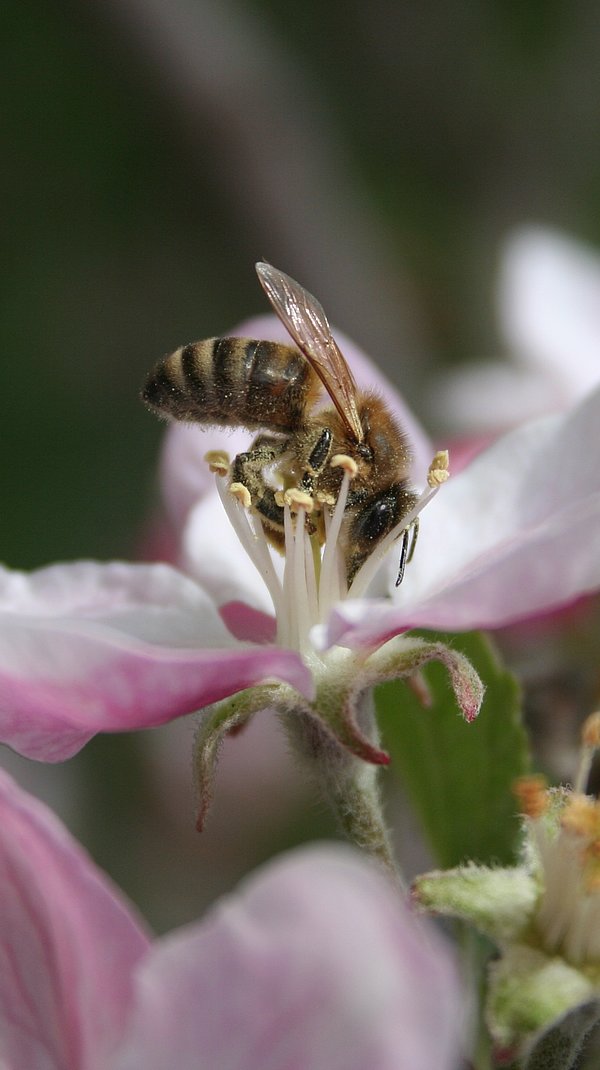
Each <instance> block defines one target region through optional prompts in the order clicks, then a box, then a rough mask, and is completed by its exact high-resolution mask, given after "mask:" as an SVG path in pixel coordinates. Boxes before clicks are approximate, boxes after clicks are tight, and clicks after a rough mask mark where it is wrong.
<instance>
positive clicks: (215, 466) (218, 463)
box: [204, 450, 230, 476]
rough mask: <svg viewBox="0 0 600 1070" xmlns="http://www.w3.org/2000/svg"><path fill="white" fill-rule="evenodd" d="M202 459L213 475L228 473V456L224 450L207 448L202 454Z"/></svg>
mask: <svg viewBox="0 0 600 1070" xmlns="http://www.w3.org/2000/svg"><path fill="white" fill-rule="evenodd" d="M204 460H205V461H206V463H207V465H208V467H209V469H210V471H211V472H212V473H213V474H214V475H216V476H227V475H229V466H230V458H229V454H228V453H226V452H225V450H209V451H208V453H205V454H204Z"/></svg>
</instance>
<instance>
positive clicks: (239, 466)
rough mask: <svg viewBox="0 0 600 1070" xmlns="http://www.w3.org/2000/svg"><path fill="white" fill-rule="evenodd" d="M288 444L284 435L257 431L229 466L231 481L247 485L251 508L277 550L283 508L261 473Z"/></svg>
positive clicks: (281, 535)
mask: <svg viewBox="0 0 600 1070" xmlns="http://www.w3.org/2000/svg"><path fill="white" fill-rule="evenodd" d="M287 447H288V443H287V440H286V439H281V438H274V437H273V436H271V435H259V436H258V438H256V439H255V440H254V442H253V443H252V445H251V447H250V449H249V450H248V451H247V452H246V453H238V455H237V457H235V458H234V460H233V464H232V466H231V482H232V483H241V484H242V485H243V486H244V487H246V489H247V490H248V492H249V494H250V499H251V502H252V510H253V512H254V513H256V514H258V516H259V517H260V520H261V522H262V525H263V529H264V532H265V535H266V536H267V538H268V540H269V542H270V543H271V544H272V545H273V546H274V547H275V548H276V549H278V550H281V549H282V548H283V546H284V542H285V539H284V522H283V508H282V507H281V506H280V505H278V504H277V502H276V501H275V491H274V489H273V488H272V487H269V486H268V485H267V484H266V483H265V475H264V473H265V469H266V468H270V467H271V466H272V465H274V464H275V463H276V462H277V461H278V460H279V458H280V457H281V456H282V454H283V453H285V451H286V449H287Z"/></svg>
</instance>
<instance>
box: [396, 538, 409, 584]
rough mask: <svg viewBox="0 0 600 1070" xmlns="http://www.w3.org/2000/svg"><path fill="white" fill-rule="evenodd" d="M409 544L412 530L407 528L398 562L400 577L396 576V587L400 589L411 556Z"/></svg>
mask: <svg viewBox="0 0 600 1070" xmlns="http://www.w3.org/2000/svg"><path fill="white" fill-rule="evenodd" d="M409 543H410V528H405V529H404V531H403V532H402V546H401V547H400V560H399V562H398V575H397V576H396V587H399V586H400V584H401V583H402V580H403V579H404V570H405V568H406V565H407V562H408V556H409Z"/></svg>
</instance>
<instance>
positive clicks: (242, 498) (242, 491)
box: [229, 483, 252, 509]
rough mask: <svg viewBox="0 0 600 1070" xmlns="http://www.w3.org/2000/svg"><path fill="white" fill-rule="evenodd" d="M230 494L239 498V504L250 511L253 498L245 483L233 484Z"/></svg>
mask: <svg viewBox="0 0 600 1070" xmlns="http://www.w3.org/2000/svg"><path fill="white" fill-rule="evenodd" d="M229 493H230V494H232V495H233V497H234V498H237V500H238V502H239V503H240V505H241V506H243V508H244V509H249V508H250V506H251V505H252V498H251V497H250V491H249V490H248V488H247V487H245V486H244V484H243V483H232V484H231V486H230V487H229Z"/></svg>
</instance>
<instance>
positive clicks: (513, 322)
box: [433, 226, 600, 435]
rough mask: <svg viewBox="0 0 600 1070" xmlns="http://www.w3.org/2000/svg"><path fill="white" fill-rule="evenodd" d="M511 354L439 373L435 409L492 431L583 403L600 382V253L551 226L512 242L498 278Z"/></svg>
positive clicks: (526, 231)
mask: <svg viewBox="0 0 600 1070" xmlns="http://www.w3.org/2000/svg"><path fill="white" fill-rule="evenodd" d="M497 312H498V323H499V329H500V334H501V336H502V338H504V339H505V340H506V343H507V346H508V351H509V353H510V354H511V359H509V360H505V361H500V360H498V361H487V362H478V363H473V364H472V365H469V366H465V367H462V368H458V369H456V370H455V371H453V372H452V373H450V374H449V375H448V376H445V377H440V379H439V381H438V383H437V387H434V393H433V398H434V408H435V415H436V418H437V419H438V420H440V421H441V422H442V423H443V426H444V427H447V428H450V429H452V430H454V431H456V432H458V433H459V434H460V435H465V434H466V433H471V434H474V435H481V434H483V435H490V434H493V433H498V431H501V430H503V429H505V428H507V427H513V426H514V425H515V424H517V423H520V422H522V421H523V420H527V419H531V418H532V417H534V416H539V415H542V414H544V413H548V412H559V411H562V410H564V409H567V408H569V407H570V406H572V405H575V404H577V402H579V401H580V400H581V399H582V398H583V397H585V395H586V394H588V393H589V392H590V391H591V390H594V389H595V388H596V387H597V386H598V384H600V256H599V255H598V252H597V251H595V250H594V249H592V248H591V247H588V246H586V245H584V244H583V243H579V242H577V241H575V240H573V239H572V238H569V237H568V236H566V235H564V234H562V233H561V232H560V231H558V230H555V229H552V228H550V227H542V226H524V227H521V228H519V229H517V230H516V231H515V232H514V233H513V234H512V235H511V236H510V237H509V238H508V240H507V242H506V244H505V246H504V250H503V253H502V258H501V263H500V271H499V278H498V283H497Z"/></svg>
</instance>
